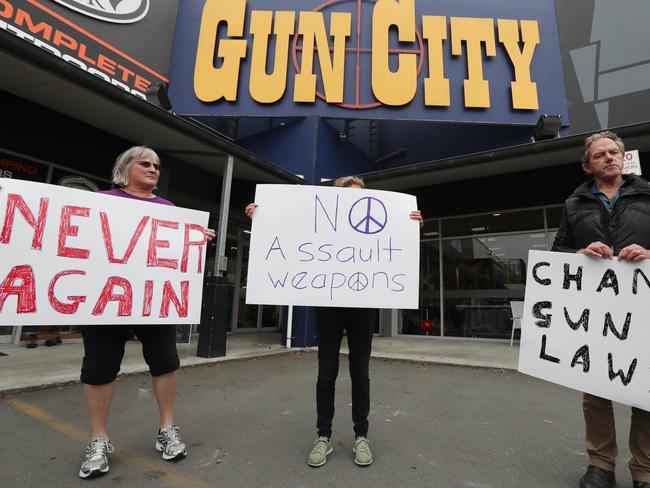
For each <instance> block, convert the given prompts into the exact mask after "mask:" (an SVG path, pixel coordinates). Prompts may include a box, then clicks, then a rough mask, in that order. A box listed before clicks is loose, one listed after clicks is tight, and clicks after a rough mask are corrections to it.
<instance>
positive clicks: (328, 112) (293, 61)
mask: <svg viewBox="0 0 650 488" xmlns="http://www.w3.org/2000/svg"><path fill="white" fill-rule="evenodd" d="M269 4H271V5H269ZM270 7H272V10H271V9H270ZM170 78H171V79H172V84H171V92H170V94H171V98H172V103H173V105H174V108H175V110H176V111H178V112H180V113H184V114H195V115H200V114H202V115H230V116H237V115H251V116H255V115H257V116H274V115H275V116H305V115H313V114H317V115H322V116H332V117H344V118H345V117H354V118H404V119H414V120H447V121H476V122H494V123H525V124H532V123H534V122H535V121H536V120H537V117H538V116H539V113H540V112H543V113H557V114H560V115H562V118H563V120H564V121H565V123H567V120H568V119H567V117H568V116H567V109H566V100H565V93H564V82H563V76H562V65H561V59H560V48H559V41H558V35H557V27H556V20H555V9H554V2H553V1H552V0H542V1H539V2H524V3H522V2H517V1H515V0H496V1H492V2H479V1H476V0H463V1H460V2H459V1H455V0H441V1H439V2H435V3H432V2H424V1H421V0H418V1H416V0H402V1H400V2H396V1H394V0H330V1H327V2H325V3H323V2H322V1H318V0H301V1H295V0H278V1H275V2H268V1H263V0H232V1H228V2H223V1H220V0H206V1H205V2H183V3H181V5H180V12H179V16H178V24H177V29H176V36H175V41H174V51H173V56H172V66H171V70H170Z"/></svg>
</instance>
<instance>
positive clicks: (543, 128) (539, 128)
mask: <svg viewBox="0 0 650 488" xmlns="http://www.w3.org/2000/svg"><path fill="white" fill-rule="evenodd" d="M561 128H562V116H561V115H553V114H542V115H540V116H539V119H537V124H536V125H535V128H534V129H533V137H532V138H531V139H532V142H539V141H543V140H545V139H557V138H558V137H560V129H561Z"/></svg>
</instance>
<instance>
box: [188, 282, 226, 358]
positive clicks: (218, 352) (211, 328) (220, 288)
mask: <svg viewBox="0 0 650 488" xmlns="http://www.w3.org/2000/svg"><path fill="white" fill-rule="evenodd" d="M230 286H231V285H230V284H229V283H228V279H227V278H225V277H223V276H214V277H211V278H208V279H207V280H206V283H205V287H204V288H203V305H202V308H201V323H200V324H199V341H198V346H197V348H196V355H197V356H199V357H202V358H217V357H222V356H225V355H226V331H227V329H228V315H229V314H228V308H229V307H230V305H231V304H230V303H229V300H228V290H229V288H230Z"/></svg>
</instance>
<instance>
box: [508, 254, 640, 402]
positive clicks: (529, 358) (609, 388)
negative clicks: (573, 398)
mask: <svg viewBox="0 0 650 488" xmlns="http://www.w3.org/2000/svg"><path fill="white" fill-rule="evenodd" d="M648 303H650V263H648V262H647V261H641V262H637V263H629V262H619V261H617V260H616V259H611V260H610V259H595V258H590V257H587V256H584V255H581V254H571V253H556V252H546V251H530V252H529V254H528V272H527V279H526V299H525V302H524V313H523V317H522V319H521V326H522V327H521V347H520V352H519V371H520V372H522V373H526V374H529V375H532V376H536V377H538V378H542V379H545V380H547V381H552V382H554V383H558V384H560V385H564V386H568V387H570V388H575V389H576V390H580V391H584V392H587V393H591V394H593V395H597V396H600V397H603V398H609V399H611V400H615V401H618V402H621V403H625V404H627V405H631V406H635V407H639V408H642V409H644V410H650V391H649V389H650V355H649V354H648V344H650V327H649V326H648V320H649V316H648Z"/></svg>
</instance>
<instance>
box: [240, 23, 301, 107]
mask: <svg viewBox="0 0 650 488" xmlns="http://www.w3.org/2000/svg"><path fill="white" fill-rule="evenodd" d="M295 16H296V14H295V12H277V13H276V14H275V26H274V27H273V34H274V35H275V56H274V59H275V64H274V67H273V71H272V72H271V74H270V75H269V74H267V73H266V58H267V56H268V50H269V36H270V35H271V22H272V21H273V12H267V11H261V10H255V11H253V14H252V15H251V27H250V28H251V34H252V35H253V59H252V61H251V75H250V79H249V80H248V88H249V91H250V93H251V97H253V99H254V100H255V101H257V102H260V103H273V102H277V101H278V100H280V98H282V95H284V90H285V89H286V87H287V63H288V57H289V37H291V34H293V24H294V19H295Z"/></svg>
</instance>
